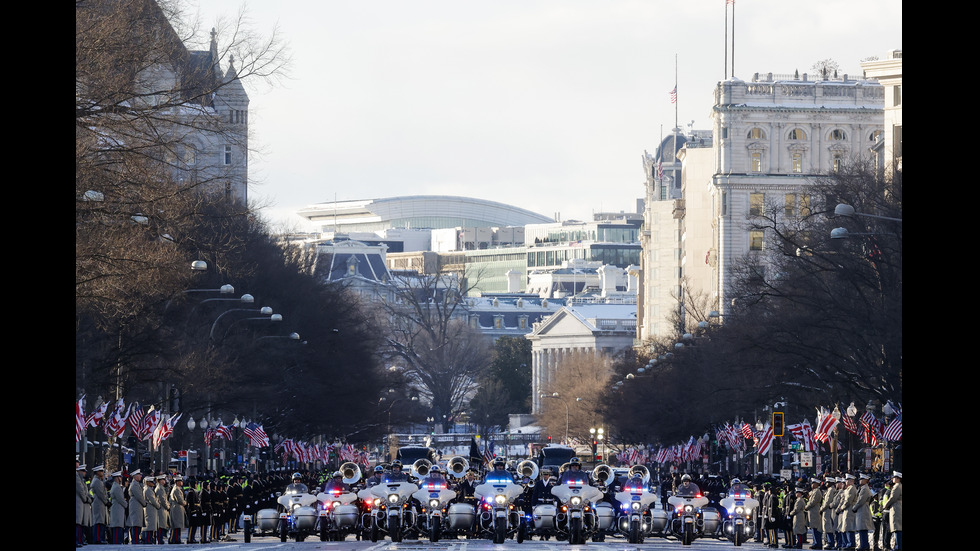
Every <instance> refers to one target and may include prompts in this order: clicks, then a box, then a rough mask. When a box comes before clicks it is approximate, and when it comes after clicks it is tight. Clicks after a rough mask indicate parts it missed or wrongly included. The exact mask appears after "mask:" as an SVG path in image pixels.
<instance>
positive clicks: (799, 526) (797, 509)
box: [790, 487, 806, 549]
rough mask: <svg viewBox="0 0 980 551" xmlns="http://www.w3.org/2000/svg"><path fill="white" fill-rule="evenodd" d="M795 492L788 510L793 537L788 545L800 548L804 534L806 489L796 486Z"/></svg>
mask: <svg viewBox="0 0 980 551" xmlns="http://www.w3.org/2000/svg"><path fill="white" fill-rule="evenodd" d="M795 494H796V495H795V497H794V499H793V505H792V507H793V508H792V510H791V511H790V518H791V519H792V526H793V529H792V532H793V539H792V540H790V541H791V543H790V547H791V548H793V549H802V548H803V538H804V537H805V536H806V489H804V488H802V487H798V488H796V492H795Z"/></svg>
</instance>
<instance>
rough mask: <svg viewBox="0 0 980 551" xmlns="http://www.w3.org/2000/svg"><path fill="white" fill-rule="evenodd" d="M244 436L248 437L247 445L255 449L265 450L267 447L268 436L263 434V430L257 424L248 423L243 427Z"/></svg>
mask: <svg viewBox="0 0 980 551" xmlns="http://www.w3.org/2000/svg"><path fill="white" fill-rule="evenodd" d="M245 436H247V437H248V441H249V443H251V444H252V445H253V446H255V447H256V448H266V447H268V446H269V435H268V434H266V433H265V429H263V428H262V425H259V424H258V423H248V424H247V425H245Z"/></svg>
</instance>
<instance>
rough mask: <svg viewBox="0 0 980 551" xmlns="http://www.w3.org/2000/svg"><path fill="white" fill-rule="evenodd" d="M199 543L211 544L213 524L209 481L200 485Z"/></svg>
mask: <svg viewBox="0 0 980 551" xmlns="http://www.w3.org/2000/svg"><path fill="white" fill-rule="evenodd" d="M199 497H200V501H201V543H211V524H212V523H213V522H214V509H213V508H212V502H211V481H210V480H205V481H204V482H203V483H201V492H200V495H199Z"/></svg>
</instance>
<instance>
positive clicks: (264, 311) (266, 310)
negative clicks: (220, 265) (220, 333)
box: [202, 295, 282, 341]
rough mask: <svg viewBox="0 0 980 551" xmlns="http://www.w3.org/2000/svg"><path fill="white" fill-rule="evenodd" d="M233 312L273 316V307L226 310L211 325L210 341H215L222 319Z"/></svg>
mask: <svg viewBox="0 0 980 551" xmlns="http://www.w3.org/2000/svg"><path fill="white" fill-rule="evenodd" d="M248 296H250V297H251V295H248ZM211 300H221V299H211ZM202 302H206V301H202ZM232 312H259V313H260V314H262V315H263V316H271V315H272V307H270V306H263V307H262V308H231V309H229V310H225V311H224V312H222V313H221V315H219V316H218V317H217V318H215V319H214V323H212V324H211V331H210V332H209V333H208V338H209V339H210V340H212V341H213V340H214V329H215V328H216V327H217V326H218V322H219V321H221V318H223V317H225V316H226V315H228V314H230V313H232ZM281 319H282V316H280V320H281Z"/></svg>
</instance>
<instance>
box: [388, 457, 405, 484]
mask: <svg viewBox="0 0 980 551" xmlns="http://www.w3.org/2000/svg"><path fill="white" fill-rule="evenodd" d="M384 479H385V481H386V482H408V474H407V473H404V472H402V462H401V461H399V460H397V459H396V460H394V461H392V462H391V471H390V472H389V473H388V474H387V475H386V476H385V477H384Z"/></svg>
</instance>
